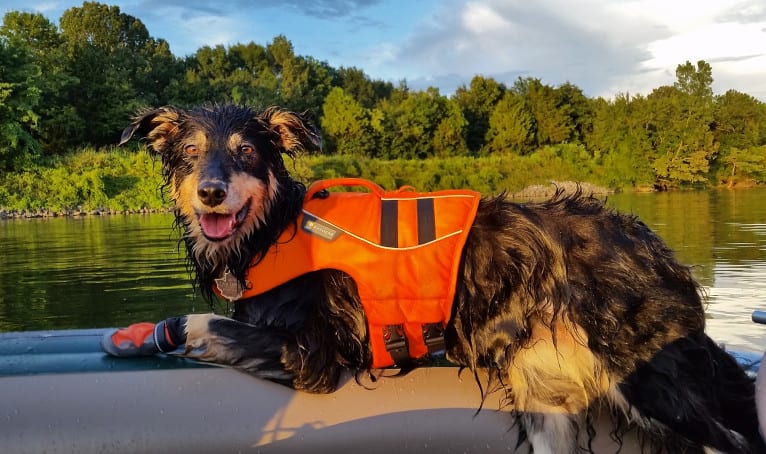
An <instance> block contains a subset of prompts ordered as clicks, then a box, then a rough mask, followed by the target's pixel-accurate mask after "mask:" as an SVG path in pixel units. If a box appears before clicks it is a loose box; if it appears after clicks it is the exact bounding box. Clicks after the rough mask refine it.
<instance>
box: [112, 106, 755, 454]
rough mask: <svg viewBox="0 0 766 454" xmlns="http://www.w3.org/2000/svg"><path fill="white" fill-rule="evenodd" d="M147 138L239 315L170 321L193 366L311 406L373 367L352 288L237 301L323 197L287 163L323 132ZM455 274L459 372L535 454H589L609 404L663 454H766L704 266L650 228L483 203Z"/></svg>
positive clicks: (219, 127) (201, 267)
mask: <svg viewBox="0 0 766 454" xmlns="http://www.w3.org/2000/svg"><path fill="white" fill-rule="evenodd" d="M133 136H140V137H141V138H143V139H144V140H145V141H146V143H147V144H148V147H149V148H150V149H152V150H153V151H154V152H156V153H158V154H159V155H160V156H161V159H162V170H163V175H164V178H165V181H166V184H167V186H168V188H169V192H170V195H171V197H172V199H173V201H174V202H175V204H176V213H177V222H178V223H179V224H180V225H181V226H182V227H183V231H184V237H183V239H184V242H185V244H186V247H187V251H188V257H189V260H190V261H191V264H192V265H193V275H194V278H195V283H196V286H197V288H198V289H199V291H201V292H202V294H203V295H204V296H206V297H207V298H208V299H210V300H212V299H214V298H215V293H216V292H214V289H218V292H217V293H222V294H224V296H227V297H229V298H230V299H232V300H234V301H235V302H234V312H233V315H232V317H231V318H227V317H221V316H217V315H208V314H195V315H189V316H186V317H180V318H177V319H173V320H172V321H171V322H168V323H166V324H165V325H164V327H165V330H164V331H165V334H166V335H167V336H168V338H169V339H171V340H173V341H175V342H178V343H181V344H184V343H185V348H186V353H187V354H188V355H189V356H194V357H197V358H200V359H202V360H205V361H211V362H216V363H220V364H225V365H230V366H233V367H236V368H239V369H241V370H243V371H245V372H248V373H251V374H253V375H256V376H259V377H265V378H267V379H270V380H274V381H277V382H280V383H284V384H286V385H289V386H292V387H294V388H296V389H299V390H305V391H309V392H318V393H327V392H332V391H333V390H334V389H335V387H336V385H337V382H338V380H339V377H340V374H341V372H343V371H344V370H350V371H354V372H356V373H361V372H367V371H369V370H370V369H371V367H372V365H373V358H372V350H371V347H370V341H371V339H372V338H374V337H375V336H377V335H378V334H377V333H375V332H371V331H370V327H369V323H368V319H367V316H366V313H365V310H364V307H363V304H362V301H361V300H360V296H359V288H358V286H357V283H356V282H355V281H354V279H352V278H351V277H350V276H349V275H348V273H346V272H343V271H340V270H338V269H320V270H315V271H311V272H308V273H305V274H301V275H299V276H297V277H295V278H294V279H291V280H289V281H287V282H286V283H284V284H282V285H278V286H276V287H275V288H273V289H270V290H268V291H265V292H263V293H260V294H258V295H252V296H247V297H244V298H240V297H239V294H238V292H241V291H242V290H244V289H246V288H247V287H248V286H249V285H251V284H250V280H252V278H253V276H252V275H251V274H249V273H250V270H251V269H252V267H253V265H254V264H256V263H258V262H259V261H261V260H262V259H263V258H264V257H266V255H267V254H268V253H269V251H272V250H274V248H276V250H277V252H278V251H279V248H280V247H281V245H282V244H284V243H285V242H289V241H290V238H291V236H290V235H289V234H288V235H287V236H286V237H285V236H284V235H285V232H291V231H293V232H294V231H295V230H296V228H297V223H298V219H299V218H300V216H301V215H302V207H303V206H304V201H305V200H304V197H305V195H306V188H305V186H304V185H303V184H301V183H299V182H298V181H296V180H295V179H293V178H292V177H291V175H290V172H289V171H288V167H287V166H286V165H285V161H284V159H285V158H286V157H287V158H290V159H294V158H295V157H296V154H297V153H299V152H300V151H302V150H305V149H314V148H317V147H318V146H319V143H320V137H319V134H318V132H317V130H316V129H314V127H313V126H311V125H310V124H308V122H306V121H304V119H303V118H301V116H299V115H297V114H294V113H292V112H289V111H285V110H281V109H279V108H269V109H266V110H264V111H254V110H251V109H248V108H244V107H239V106H232V105H223V106H212V107H204V108H197V109H192V110H182V109H178V108H174V107H169V106H168V107H162V108H158V109H153V110H147V111H143V112H141V113H140V114H139V115H138V116H137V118H136V120H135V122H134V123H132V124H131V125H130V126H129V127H128V128H127V129H126V130H125V131H124V133H123V137H122V142H125V141H127V140H129V139H130V138H131V137H133ZM285 238H286V239H285ZM456 273H457V282H456V284H455V290H454V300H453V301H452V305H451V309H450V311H449V312H448V314H449V316H448V320H445V323H444V325H443V338H444V342H445V352H446V358H447V359H448V360H449V361H451V362H453V363H455V364H457V365H460V366H462V368H467V369H469V370H471V371H473V372H474V374H475V376H476V377H477V381H479V374H478V371H486V374H487V376H488V377H489V378H488V379H487V380H488V382H483V383H481V382H480V383H479V384H480V385H481V386H482V387H483V389H484V390H490V389H500V390H502V392H504V393H505V396H506V399H507V402H508V403H509V405H508V408H509V409H510V411H511V413H512V414H514V415H515V416H516V417H517V421H518V422H519V423H520V428H521V429H522V431H523V432H524V433H525V434H526V436H527V438H528V440H529V442H530V443H531V445H532V446H533V449H534V451H535V452H539V453H542V452H557V453H558V452H573V451H577V450H578V449H581V447H580V446H578V442H577V433H578V431H579V430H581V429H582V428H584V427H588V426H589V425H591V418H590V417H589V410H590V409H592V408H594V406H596V405H602V406H603V405H605V406H606V407H607V408H609V409H611V410H612V412H613V413H614V415H615V416H617V417H619V419H620V420H622V421H625V422H626V424H625V425H624V426H623V427H625V428H637V430H639V431H640V433H641V434H642V437H643V439H644V440H645V442H646V446H647V449H650V450H652V452H658V451H667V452H681V451H688V452H697V451H701V450H703V449H713V450H717V451H721V452H731V453H733V452H741V453H746V452H764V451H766V449H764V444H763V441H762V440H761V438H760V436H759V434H758V423H757V418H756V410H755V403H754V384H753V381H752V379H751V378H749V377H748V376H747V375H746V374H745V372H744V371H743V370H742V369H741V368H740V366H739V365H738V364H737V363H736V362H735V361H734V360H733V359H732V358H731V356H730V355H729V354H727V353H726V352H725V351H723V350H722V349H721V348H719V347H718V346H717V345H716V344H715V343H714V342H713V341H712V340H711V339H710V338H709V337H708V336H707V335H706V334H705V314H704V309H703V301H702V298H701V296H700V288H699V286H698V284H697V283H696V282H695V281H694V280H693V278H692V276H691V273H690V270H689V268H687V267H686V266H683V265H681V264H679V263H678V262H677V261H676V260H675V258H674V256H673V254H672V252H671V250H669V249H668V247H667V246H666V245H665V244H664V243H663V242H662V241H661V239H660V238H658V237H657V236H656V235H655V234H654V233H653V232H652V231H651V230H650V229H649V228H648V227H647V226H646V225H645V224H643V223H642V222H641V221H639V220H638V219H637V218H635V217H634V216H627V215H623V214H620V213H616V212H614V211H612V210H610V209H607V208H606V207H605V206H604V205H603V203H602V202H601V201H599V200H597V199H595V198H593V197H590V196H586V195H583V194H581V193H579V192H578V193H574V194H562V193H557V194H556V196H554V197H553V198H552V199H551V200H548V201H545V202H540V203H528V204H516V203H512V202H511V201H509V200H507V199H506V197H504V196H502V195H501V196H498V197H493V198H484V199H481V200H480V201H479V202H478V209H477V211H476V212H475V218H474V219H473V221H472V223H471V225H470V229H469V231H468V233H467V237H466V239H465V243H464V245H463V246H462V249H461V251H460V254H459V266H457V267H456ZM383 275H384V274H381V277H380V279H384V277H383ZM227 286H228V287H227ZM373 287H374V285H373ZM222 288H229V289H234V290H233V294H232V291H231V290H221V289H222ZM171 344H172V342H171ZM427 356H428V355H427V354H426V355H425V357H427ZM423 360H424V358H423V357H421V358H414V359H412V360H411V362H409V363H408V364H407V365H406V366H405V367H414V366H417V365H418V364H419V363H420V362H422V361H423ZM482 376H483V375H482ZM620 433H624V432H623V431H621V430H619V427H618V428H616V429H615V434H616V435H617V436H619V435H620ZM586 449H587V448H586Z"/></svg>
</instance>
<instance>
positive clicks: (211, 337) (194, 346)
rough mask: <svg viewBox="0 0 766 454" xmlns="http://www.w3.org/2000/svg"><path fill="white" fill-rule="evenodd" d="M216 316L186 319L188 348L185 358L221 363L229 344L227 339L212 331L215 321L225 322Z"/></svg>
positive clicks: (189, 316) (188, 317)
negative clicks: (211, 326) (212, 324)
mask: <svg viewBox="0 0 766 454" xmlns="http://www.w3.org/2000/svg"><path fill="white" fill-rule="evenodd" d="M225 318H226V317H222V316H220V315H216V314H192V315H188V316H187V318H186V328H185V332H186V348H185V353H184V355H185V356H189V357H193V358H197V359H201V360H204V361H213V362H216V361H220V360H221V359H222V358H221V357H222V356H224V355H223V351H222V350H223V347H224V346H225V345H226V344H228V342H227V339H222V338H221V337H220V336H218V335H216V334H215V333H213V332H211V331H210V324H211V322H212V321H214V320H223V319H225Z"/></svg>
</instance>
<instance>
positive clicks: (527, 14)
mask: <svg viewBox="0 0 766 454" xmlns="http://www.w3.org/2000/svg"><path fill="white" fill-rule="evenodd" d="M102 3H107V4H110V5H117V6H119V7H120V10H121V11H122V12H123V13H126V14H130V15H132V16H135V17H137V18H139V19H140V20H141V21H142V22H143V23H144V24H145V25H146V27H147V28H148V30H149V33H150V34H151V36H153V37H155V38H163V39H165V40H167V41H168V42H169V43H170V47H171V50H172V51H173V53H174V54H175V55H177V56H184V55H188V54H192V53H194V52H195V51H196V50H197V49H198V48H199V47H201V46H203V45H211V46H213V45H216V44H223V45H231V44H236V43H247V42H250V41H253V42H256V43H258V44H262V45H263V44H266V43H268V42H270V41H271V40H272V38H273V37H274V36H276V35H279V34H282V35H285V36H286V37H287V38H288V39H289V40H290V41H291V42H292V43H293V46H294V48H295V52H296V53H297V54H299V55H305V56H311V57H314V58H316V59H318V60H322V61H326V62H328V63H329V64H330V65H332V66H334V67H341V66H346V67H350V66H355V67H357V68H360V69H362V70H364V71H365V73H367V74H368V75H370V76H371V77H373V78H375V79H383V80H389V81H391V82H394V83H396V82H398V81H399V80H402V79H405V80H406V81H407V83H408V85H409V86H410V87H411V88H414V89H422V88H425V87H427V86H429V85H430V86H435V87H438V88H439V89H440V91H441V93H442V94H445V95H449V94H451V93H452V92H453V91H454V89H455V88H456V87H457V86H459V85H461V84H468V83H469V82H470V79H471V77H473V76H474V75H476V74H482V75H484V76H487V77H492V78H494V79H496V80H498V81H500V82H504V83H506V84H512V83H513V82H514V81H515V80H516V79H517V78H518V77H536V78H540V79H541V80H542V81H543V82H544V83H546V84H550V85H554V86H555V85H559V84H562V83H564V82H567V81H569V82H571V83H573V84H575V85H577V86H578V87H580V88H581V89H583V91H584V92H585V94H586V95H587V96H591V97H594V96H604V97H607V98H608V97H612V96H613V95H615V94H617V93H626V92H627V93H631V94H636V93H642V94H647V93H649V92H650V91H651V90H652V89H653V88H656V87H658V86H661V85H669V84H672V83H673V82H674V81H675V68H676V66H677V65H678V64H679V63H683V62H685V61H686V60H689V61H691V62H693V63H695V62H696V61H697V60H705V61H707V62H708V63H710V64H711V65H712V67H713V77H714V79H715V82H714V83H713V90H714V92H716V93H717V94H720V93H723V92H725V91H726V90H728V89H735V90H738V91H741V92H744V93H748V94H750V95H753V96H755V97H757V98H759V99H761V100H763V101H766V2H765V1H763V0H728V1H720V0H534V1H531V0H309V1H304V0H282V1H280V0H260V1H257V0H256V1H246V0H233V1H222V0H162V1H148V0H112V1H103V2H102ZM81 5H82V2H78V1H71V0H69V1H67V0H2V1H1V2H0V11H2V12H3V13H4V12H6V11H8V10H25V11H35V12H41V13H43V14H45V15H46V16H47V17H48V18H49V19H51V21H53V22H54V23H56V24H58V19H59V18H60V16H61V14H62V13H63V12H64V11H65V10H66V9H68V8H71V7H74V6H81Z"/></svg>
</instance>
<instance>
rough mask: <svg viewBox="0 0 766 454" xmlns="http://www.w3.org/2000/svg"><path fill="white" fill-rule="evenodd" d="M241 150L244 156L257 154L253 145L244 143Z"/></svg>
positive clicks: (240, 147)
mask: <svg viewBox="0 0 766 454" xmlns="http://www.w3.org/2000/svg"><path fill="white" fill-rule="evenodd" d="M239 150H240V151H241V152H242V153H244V154H253V153H254V152H255V147H254V146H253V145H252V144H249V143H243V144H242V145H240V146H239Z"/></svg>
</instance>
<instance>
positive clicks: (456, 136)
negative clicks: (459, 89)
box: [433, 99, 468, 158]
mask: <svg viewBox="0 0 766 454" xmlns="http://www.w3.org/2000/svg"><path fill="white" fill-rule="evenodd" d="M445 109H446V112H445V114H444V117H443V118H442V119H441V121H439V124H438V125H437V126H436V130H435V131H434V138H433V149H434V156H437V157H443V158H444V157H450V156H466V155H468V145H467V143H466V129H467V127H468V121H466V119H465V117H464V116H463V111H462V110H461V109H460V106H458V104H457V103H456V102H454V101H453V100H449V99H448V100H446V106H445Z"/></svg>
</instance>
